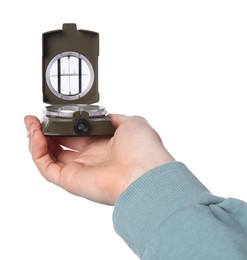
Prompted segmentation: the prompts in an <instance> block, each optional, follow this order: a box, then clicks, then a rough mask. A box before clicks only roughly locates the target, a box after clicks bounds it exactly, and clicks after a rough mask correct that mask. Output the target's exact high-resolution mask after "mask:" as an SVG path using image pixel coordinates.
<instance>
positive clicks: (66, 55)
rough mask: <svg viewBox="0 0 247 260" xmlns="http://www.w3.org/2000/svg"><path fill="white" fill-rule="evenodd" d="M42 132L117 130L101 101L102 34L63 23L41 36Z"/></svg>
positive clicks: (71, 133)
mask: <svg viewBox="0 0 247 260" xmlns="http://www.w3.org/2000/svg"><path fill="white" fill-rule="evenodd" d="M42 47H43V56H42V76H43V79H42V80H43V101H44V102H45V103H48V104H50V106H47V107H46V108H45V109H44V112H43V117H42V130H43V133H44V134H45V135H51V136H59V135H63V136H78V135H112V134H113V133H114V127H113V126H112V123H111V120H110V119H109V118H108V117H107V112H106V110H105V108H104V107H102V106H97V105H92V104H93V103H96V102H98V101H99V92H98V56H99V34H98V33H97V32H92V31H88V30H77V28H76V24H64V25H63V28H62V30H56V31H50V32H46V33H44V34H43V37H42Z"/></svg>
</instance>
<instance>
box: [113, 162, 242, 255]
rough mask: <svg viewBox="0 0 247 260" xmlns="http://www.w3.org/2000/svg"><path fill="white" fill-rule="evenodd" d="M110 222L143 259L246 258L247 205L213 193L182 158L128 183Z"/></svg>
mask: <svg viewBox="0 0 247 260" xmlns="http://www.w3.org/2000/svg"><path fill="white" fill-rule="evenodd" d="M113 223H114V229H115V231H116V232H117V233H118V234H119V235H120V236H121V237H122V238H123V240H124V241H125V242H126V243H127V245H128V246H129V247H130V248H131V249H132V250H133V251H134V252H135V253H136V254H137V256H139V257H140V258H141V259H142V260H160V259H166V260H170V259H171V260H175V259H176V260H179V259H183V260H195V259H196V260H198V259H200V260H204V259H205V260H206V259H207V260H208V259H217V260H221V259H222V260H223V259H224V260H226V259H228V260H231V259H234V260H240V259H241V260H242V259H243V260H244V259H245V260H246V259H247V204H246V203H245V202H243V201H240V200H237V199H233V198H228V199H224V198H220V197H217V196H214V195H212V194H211V193H210V192H209V191H208V190H207V188H206V187H205V186H204V185H203V184H202V183H201V182H200V181H199V180H198V179H197V178H196V177H195V176H194V175H193V174H192V173H191V172H190V171H189V169H188V168H187V167H186V166H185V165H184V164H183V163H180V162H171V163H168V164H165V165H162V166H159V167H157V168H155V169H152V170H151V171H149V172H147V173H146V174H144V175H143V176H142V177H140V178H139V179H138V180H136V181H135V182H134V183H132V184H131V185H130V186H129V187H128V188H127V190H126V191H125V192H124V193H123V194H122V195H121V196H120V198H119V199H118V201H117V202H116V204H115V208H114V211H113Z"/></svg>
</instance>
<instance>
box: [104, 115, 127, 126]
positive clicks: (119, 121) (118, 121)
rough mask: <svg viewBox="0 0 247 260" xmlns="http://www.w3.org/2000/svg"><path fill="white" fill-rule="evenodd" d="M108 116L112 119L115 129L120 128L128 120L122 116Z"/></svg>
mask: <svg viewBox="0 0 247 260" xmlns="http://www.w3.org/2000/svg"><path fill="white" fill-rule="evenodd" d="M108 116H109V117H110V119H111V121H112V124H113V126H114V127H115V128H118V127H119V126H120V125H121V124H122V123H123V121H124V120H125V119H126V118H127V116H125V115H120V114H109V115H108Z"/></svg>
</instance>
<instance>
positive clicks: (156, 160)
mask: <svg viewBox="0 0 247 260" xmlns="http://www.w3.org/2000/svg"><path fill="white" fill-rule="evenodd" d="M111 119H112V122H113V124H114V126H115V127H116V132H115V134H114V136H113V137H45V136H44V135H43V133H42V131H41V128H40V122H39V120H38V119H37V118H36V117H34V116H26V117H25V123H26V127H27V129H28V133H29V149H30V152H31V154H32V158H33V160H34V162H35V164H36V166H37V167H38V169H39V171H40V172H41V174H42V175H43V176H44V177H45V178H46V179H47V180H48V181H50V182H52V183H54V184H56V185H58V186H60V187H62V188H64V189H65V190H67V191H69V192H70V193H73V194H75V195H78V196H81V197H84V198H87V199H90V200H93V201H96V202H99V203H104V204H110V205H113V204H114V203H115V201H116V200H117V198H118V197H119V196H120V195H121V193H122V192H123V191H124V190H125V189H126V188H127V187H128V186H129V185H130V184H131V183H132V182H133V181H134V180H136V179H137V178H138V177H140V176H141V175H142V174H144V173H145V172H146V171H148V170H150V169H152V168H153V167H156V166H158V165H161V164H163V163H167V162H169V161H172V160H174V159H173V158H172V157H171V155H170V154H169V153H168V152H167V151H166V149H165V148H164V146H163V144H162V141H161V139H160V138H159V136H158V134H157V133H156V132H155V131H154V130H153V129H152V128H151V126H150V125H149V124H148V123H147V121H146V120H145V119H144V118H142V117H138V116H133V117H128V116H123V115H111Z"/></svg>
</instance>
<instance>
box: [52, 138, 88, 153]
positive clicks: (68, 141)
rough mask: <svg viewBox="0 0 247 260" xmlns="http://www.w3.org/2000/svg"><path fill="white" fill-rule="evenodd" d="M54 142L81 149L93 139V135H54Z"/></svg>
mask: <svg viewBox="0 0 247 260" xmlns="http://www.w3.org/2000/svg"><path fill="white" fill-rule="evenodd" d="M52 139H53V141H54V142H56V143H57V144H60V145H62V146H65V147H67V148H69V149H72V150H76V151H80V150H82V148H83V147H85V146H87V144H88V143H89V142H90V140H92V139H93V138H92V137H53V138H52Z"/></svg>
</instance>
